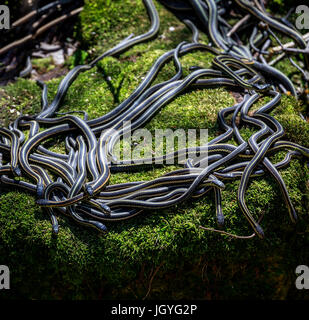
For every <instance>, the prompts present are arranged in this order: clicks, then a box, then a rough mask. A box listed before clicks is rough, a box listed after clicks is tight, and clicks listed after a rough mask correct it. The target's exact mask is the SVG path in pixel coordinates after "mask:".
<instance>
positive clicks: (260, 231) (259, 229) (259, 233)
mask: <svg viewBox="0 0 309 320" xmlns="http://www.w3.org/2000/svg"><path fill="white" fill-rule="evenodd" d="M255 233H256V234H257V236H258V237H259V238H260V239H264V237H265V234H264V231H263V229H262V227H261V226H260V225H259V224H256V225H255Z"/></svg>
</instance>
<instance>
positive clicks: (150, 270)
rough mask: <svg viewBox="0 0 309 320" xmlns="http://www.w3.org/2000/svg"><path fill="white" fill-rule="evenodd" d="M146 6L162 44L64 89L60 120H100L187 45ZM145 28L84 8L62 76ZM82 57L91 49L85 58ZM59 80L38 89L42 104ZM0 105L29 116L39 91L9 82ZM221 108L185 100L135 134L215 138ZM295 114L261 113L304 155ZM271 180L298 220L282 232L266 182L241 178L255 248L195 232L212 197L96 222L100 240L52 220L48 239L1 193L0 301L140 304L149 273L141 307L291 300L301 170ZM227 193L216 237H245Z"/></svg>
mask: <svg viewBox="0 0 309 320" xmlns="http://www.w3.org/2000/svg"><path fill="white" fill-rule="evenodd" d="M155 4H156V6H157V8H158V9H159V14H160V18H161V21H162V25H161V29H160V34H161V35H162V34H165V39H163V38H162V37H161V38H160V37H159V38H157V39H155V40H154V41H151V42H146V43H144V44H139V45H136V46H134V47H132V48H131V49H130V50H128V51H127V52H124V53H123V54H121V55H120V56H119V57H117V58H114V57H109V58H106V59H104V60H102V61H101V62H100V63H99V64H98V66H97V67H95V68H93V69H92V70H89V71H87V72H85V73H82V74H81V75H80V76H79V77H78V78H77V80H76V82H74V84H73V85H72V87H71V88H70V90H69V92H68V94H67V96H66V98H65V99H64V101H63V103H62V106H61V111H68V110H84V111H86V112H88V114H89V118H94V117H98V116H99V115H102V114H104V113H106V112H107V111H109V110H111V109H112V108H114V107H115V106H116V105H117V104H118V103H119V102H121V101H123V100H124V99H125V98H127V97H128V96H129V95H130V93H132V91H133V90H134V89H135V87H136V86H137V85H138V83H139V82H140V81H141V79H142V77H143V76H145V74H146V72H147V71H148V70H149V67H150V66H151V65H152V63H153V62H154V61H155V60H156V58H157V57H159V56H160V55H161V54H162V53H163V52H165V51H166V50H168V49H170V48H173V47H175V45H176V44H177V43H178V42H179V41H180V40H184V39H187V40H189V39H190V32H189V31H188V30H187V28H186V27H185V26H183V25H182V24H181V23H179V22H178V21H177V20H176V19H175V18H174V17H172V16H171V14H170V13H169V12H167V11H166V10H165V9H164V8H163V7H162V6H161V5H159V4H158V3H157V2H156V3H155ZM119 12H121V15H120V14H119ZM141 17H142V18H141ZM140 18H141V19H140ZM148 24H149V22H148V19H147V17H146V16H145V9H144V7H143V5H142V1H137V0H136V1H107V0H106V1H103V0H101V1H90V0H88V1H86V2H85V10H84V11H83V13H82V15H81V23H80V26H79V28H80V29H79V30H77V31H76V33H77V34H79V36H80V37H81V39H82V43H83V47H82V49H81V50H83V52H84V53H82V54H77V55H76V56H75V57H73V59H71V62H70V63H71V67H72V66H73V65H75V64H78V63H81V61H82V63H84V62H85V61H88V60H89V59H91V58H93V57H94V56H97V55H98V54H99V53H101V52H104V50H106V49H108V48H110V47H111V46H112V45H114V44H115V43H116V42H117V41H119V40H121V39H122V38H123V37H125V36H128V35H129V34H130V33H131V32H134V33H135V34H139V33H142V32H144V30H145V29H147V27H148ZM170 26H174V27H175V31H174V32H171V31H169V27H170ZM92 32H96V35H97V37H94V35H93V34H92ZM204 40H205V41H206V39H204ZM92 47H94V48H95V51H90V50H89V48H92ZM75 58H76V59H75ZM211 59H212V56H211V55H210V54H208V53H205V52H195V53H192V54H190V55H186V56H185V57H182V58H181V61H182V64H183V67H184V74H185V75H186V74H188V68H189V67H190V66H192V65H200V66H204V67H209V66H210V64H211ZM174 73H175V67H174V65H173V62H169V63H167V64H166V65H165V66H164V67H163V68H162V70H161V72H160V74H159V76H158V80H157V81H163V80H167V79H168V78H170V77H171V76H172V75H173V74H174ZM109 77H110V78H109ZM60 81H61V79H54V80H51V81H49V82H48V88H49V89H48V90H49V93H48V99H49V101H51V100H52V99H53V97H54V95H55V93H56V90H57V85H58V84H59V82H60ZM1 95H2V98H1V100H0V104H1V110H3V112H5V110H8V109H9V108H12V106H13V105H14V106H15V108H16V110H18V111H20V112H24V113H29V114H34V113H37V112H38V111H39V109H40V88H38V87H37V85H36V84H35V83H34V82H33V81H31V80H24V79H21V80H18V81H17V82H16V83H14V84H11V85H9V86H7V87H5V88H2V89H1ZM233 104H234V99H233V98H232V95H231V94H230V93H229V92H228V90H225V89H223V88H218V89H205V90H192V91H190V90H188V91H186V92H184V93H183V94H182V95H180V96H179V97H177V98H176V99H175V100H173V101H172V102H171V103H169V104H167V105H166V106H165V107H164V108H162V109H161V110H160V111H159V112H158V113H157V114H156V116H155V117H154V118H153V119H152V120H151V121H150V122H149V123H148V124H147V125H146V127H147V128H148V129H150V130H151V131H152V132H153V130H154V129H155V128H161V129H166V128H172V129H177V128H184V129H191V128H208V129H209V139H210V138H212V137H215V136H217V135H218V134H220V133H221V131H220V129H219V127H218V125H217V120H216V115H217V112H218V111H219V110H221V109H222V108H225V107H228V106H231V105H233ZM299 108H301V105H300V102H297V101H296V100H295V99H294V98H292V97H284V98H283V99H282V103H281V105H280V106H278V107H277V108H276V109H275V110H274V111H273V114H274V115H275V117H276V118H277V119H278V120H279V121H280V122H281V123H282V124H283V126H284V128H285V130H286V139H288V140H292V141H295V142H297V143H300V144H304V145H306V146H308V141H306V140H307V139H306V138H307V137H308V124H306V123H305V122H303V121H302V120H301V118H300V117H299V116H298V110H300V109H299ZM3 114H4V113H3ZM11 118H14V115H12V117H11ZM8 120H11V119H6V123H5V124H7V122H8ZM252 130H253V129H251V128H249V127H246V126H244V127H243V128H242V130H241V134H242V135H243V137H244V138H248V137H249V136H250V135H251V134H252V132H253V131H252ZM231 143H235V142H232V141H231ZM53 144H54V146H53V148H54V150H57V151H60V150H61V148H62V146H61V137H59V139H57V140H56V141H54V142H53ZM284 154H285V153H280V155H279V154H278V155H276V157H275V158H274V160H276V161H279V160H280V159H282V157H283V156H284ZM175 168H176V166H166V165H164V166H160V167H152V168H150V169H149V170H145V171H140V172H135V173H118V174H114V175H112V177H111V181H110V183H111V184H115V183H121V182H128V181H136V180H149V179H152V178H154V177H158V176H160V175H162V174H164V173H166V172H169V171H171V170H174V169H175ZM280 173H281V174H282V177H283V179H284V181H285V182H286V185H287V188H288V190H289V192H290V195H291V199H292V202H293V204H294V205H295V207H296V209H297V213H298V215H299V218H300V222H299V223H298V224H297V225H296V226H294V225H293V224H292V223H291V222H290V220H289V216H288V212H287V209H286V206H285V204H284V201H283V199H282V196H281V194H280V191H279V190H278V189H279V188H278V186H277V184H276V182H275V181H274V180H273V179H272V178H271V177H269V176H268V175H267V176H266V177H263V178H256V179H252V180H251V181H250V184H249V187H248V190H247V192H246V201H247V204H248V206H249V209H250V211H251V212H252V215H253V216H254V217H255V218H258V217H259V216H261V215H262V214H263V215H264V218H263V222H262V226H263V228H264V230H265V233H266V239H265V240H264V241H260V240H258V239H256V238H252V239H250V240H236V239H232V238H230V237H227V236H224V235H220V234H218V233H213V232H208V231H205V230H202V229H200V228H199V226H200V225H201V226H205V227H210V228H217V226H216V219H215V205H214V195H213V193H212V192H210V193H209V194H207V195H205V197H203V198H202V199H198V200H195V201H193V200H192V201H187V202H186V203H184V204H181V205H178V206H176V207H173V208H170V209H166V210H160V211H151V212H144V213H143V214H141V215H139V216H136V217H135V218H133V219H130V220H125V221H117V222H115V223H107V227H108V229H109V232H108V233H107V234H105V235H102V234H98V233H97V232H96V231H95V230H93V229H88V228H86V227H81V226H80V225H77V224H76V223H75V222H74V221H73V220H72V219H70V218H68V217H66V216H62V215H59V217H58V218H59V224H60V231H59V235H58V237H53V236H52V233H51V226H50V221H49V218H48V214H47V212H45V211H44V210H41V209H40V208H39V207H38V206H36V204H35V199H34V197H33V196H30V195H28V194H26V193H22V192H19V191H16V190H14V189H8V188H2V190H1V193H0V226H1V228H0V239H1V240H0V255H1V258H2V259H1V261H2V262H1V263H3V264H6V265H8V266H9V267H10V270H11V281H12V284H11V287H12V289H11V290H10V291H6V292H4V291H1V292H0V297H1V296H4V295H6V296H7V297H12V298H16V297H26V298H31V299H38V298H43V299H44V298H46V299H61V298H67V299H98V298H105V299H116V298H127V299H128V298H132V299H141V298H143V297H145V296H146V293H147V292H148V289H149V285H150V279H151V278H152V276H153V275H154V273H155V272H157V273H156V276H155V277H154V280H153V282H152V287H151V290H150V294H149V295H148V298H153V299H154V298H161V299H162V298H169V299H181V298H187V299H188V298H198V299H217V298H223V299H225V298H246V297H254V298H260V299H265V298H273V299H284V298H288V297H290V298H295V299H296V298H302V297H303V295H305V293H304V292H299V291H297V290H296V289H295V287H294V282H295V273H294V270H295V268H296V266H297V265H299V264H303V263H307V262H306V261H308V259H309V255H308V250H306V248H307V246H308V243H309V237H308V227H306V226H308V185H307V181H308V178H309V171H308V168H307V166H306V164H305V163H304V161H303V160H302V159H298V158H295V159H293V160H292V161H291V163H290V165H289V166H288V167H287V168H286V169H284V170H280ZM238 186H239V180H237V181H233V182H226V188H225V190H223V192H222V199H223V203H222V206H223V213H224V215H225V218H226V223H225V227H224V230H225V231H228V232H231V233H235V234H240V235H250V234H251V233H252V230H251V228H250V226H249V225H248V223H247V221H246V219H245V217H244V216H243V214H242V213H241V211H240V209H239V207H238V204H237V190H238ZM30 288H31V289H30Z"/></svg>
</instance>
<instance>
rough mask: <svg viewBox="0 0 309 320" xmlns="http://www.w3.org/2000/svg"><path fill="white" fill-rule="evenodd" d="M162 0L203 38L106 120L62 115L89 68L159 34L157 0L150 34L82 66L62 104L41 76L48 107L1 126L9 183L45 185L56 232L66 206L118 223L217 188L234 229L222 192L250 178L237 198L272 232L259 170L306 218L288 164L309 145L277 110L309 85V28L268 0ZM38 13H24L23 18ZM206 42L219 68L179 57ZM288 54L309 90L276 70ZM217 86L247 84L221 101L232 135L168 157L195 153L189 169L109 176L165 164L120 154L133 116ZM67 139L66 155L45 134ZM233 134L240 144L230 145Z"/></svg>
mask: <svg viewBox="0 0 309 320" xmlns="http://www.w3.org/2000/svg"><path fill="white" fill-rule="evenodd" d="M65 2H70V1H56V2H54V3H52V4H49V7H48V8H41V9H40V10H37V12H36V13H35V14H36V15H40V14H43V13H46V12H47V11H48V10H49V9H50V8H52V6H53V5H58V6H59V5H61V4H63V3H65ZM160 2H161V3H162V4H163V5H164V6H165V7H166V8H167V9H168V10H170V11H171V12H172V13H173V14H175V15H176V16H177V18H178V19H180V20H181V21H182V22H183V23H184V24H185V25H186V27H187V28H189V30H190V31H191V33H192V38H191V40H187V41H183V42H181V43H179V44H178V45H177V47H175V48H174V49H173V50H170V51H167V52H165V53H164V54H163V55H161V56H160V57H159V58H157V59H156V61H155V62H154V63H153V65H152V66H151V68H150V69H149V70H148V72H147V74H146V75H145V77H143V78H142V80H141V82H140V83H139V84H138V86H137V87H136V88H135V89H134V91H133V92H132V93H131V94H130V96H129V97H128V98H126V99H125V100H124V101H122V102H121V103H120V104H119V105H117V106H116V107H115V108H114V109H112V110H111V111H110V112H108V113H106V114H102V115H101V116H100V117H98V118H95V119H88V117H87V114H86V113H84V116H78V115H76V114H75V115H74V111H73V109H72V111H70V112H68V113H65V114H64V113H60V112H59V109H60V107H61V103H62V101H63V99H64V97H65V96H66V94H67V92H68V90H69V89H70V86H71V85H72V83H73V82H74V80H75V79H76V78H77V77H78V75H79V74H80V73H82V72H84V71H87V70H90V69H92V68H93V67H94V66H96V64H97V63H98V62H99V61H100V60H102V59H104V58H105V57H108V56H117V55H118V54H119V53H122V52H124V51H125V50H126V49H128V48H130V47H132V46H134V45H136V44H138V43H141V42H145V41H151V39H153V38H155V37H157V36H158V33H159V26H160V21H159V16H158V12H157V10H156V7H155V5H154V3H153V1H152V0H144V1H143V3H144V5H145V7H146V9H147V13H148V16H149V20H150V27H149V29H148V30H145V33H143V34H140V35H134V34H132V35H130V36H129V37H127V38H125V39H123V40H122V41H121V42H120V43H118V44H117V45H115V46H114V47H112V48H111V49H109V50H108V51H106V52H104V53H102V54H101V55H100V56H98V57H97V58H95V59H94V60H93V61H91V62H90V63H88V64H84V65H78V66H76V67H74V68H73V69H71V70H70V71H69V72H68V73H67V74H66V76H65V77H64V78H63V79H62V80H61V82H60V84H59V86H58V88H57V92H56V94H55V96H54V98H53V100H52V101H51V102H50V101H48V99H47V93H48V88H47V85H46V84H45V83H43V82H38V84H39V85H40V87H41V88H42V96H41V111H40V112H39V113H38V114H35V115H31V116H29V115H20V116H19V117H18V118H17V119H16V120H15V121H13V122H12V123H10V125H9V126H8V128H5V127H3V128H1V129H0V136H1V138H0V139H1V141H0V152H1V155H2V160H1V161H2V164H1V167H0V174H1V185H3V186H11V185H13V186H14V187H17V188H21V189H23V190H27V191H29V192H31V193H33V194H34V196H35V197H36V203H37V205H38V206H40V207H42V208H43V209H44V211H46V212H47V213H48V214H49V216H50V219H51V222H52V231H53V233H54V234H57V233H58V230H59V225H58V221H57V216H58V215H61V214H65V215H67V216H69V217H71V218H73V219H74V220H75V221H76V222H77V223H79V224H82V225H85V226H91V227H94V228H96V229H98V230H99V231H102V232H106V230H107V228H106V226H105V224H104V223H105V222H107V221H118V220H124V219H128V218H133V217H134V216H136V215H137V214H141V213H143V212H146V211H147V212H151V211H152V210H158V209H163V208H167V207H173V206H176V205H178V204H180V203H183V202H188V201H191V200H192V199H197V198H201V197H203V196H204V195H205V194H207V193H209V192H213V193H214V195H215V205H216V212H214V214H216V218H217V223H218V226H220V227H221V228H222V226H223V225H224V215H223V211H222V205H221V192H222V190H223V189H224V188H225V185H226V184H227V183H229V182H231V181H233V180H236V179H239V180H240V184H239V187H238V193H237V201H238V205H239V209H240V213H242V214H243V215H244V216H245V218H246V219H247V221H248V223H249V224H250V226H251V227H252V229H253V231H254V234H255V235H257V236H258V237H259V238H263V237H264V231H263V229H262V227H261V219H259V220H256V219H255V218H254V217H253V215H252V213H250V211H249V209H248V206H247V204H246V200H245V194H246V190H247V188H248V184H249V180H250V179H252V178H254V177H260V176H266V175H268V176H271V177H272V178H274V180H275V181H276V183H277V184H278V186H279V188H278V189H279V190H280V192H281V194H282V197H283V198H284V200H285V204H286V208H287V213H288V214H289V216H290V219H291V221H292V222H296V221H297V213H296V211H295V208H294V206H293V203H292V201H291V199H290V197H289V193H288V190H287V188H286V185H285V182H284V181H283V179H282V177H281V175H280V173H279V170H280V169H281V168H283V167H286V166H288V165H289V162H290V161H291V158H292V157H299V158H301V159H303V161H307V160H306V158H308V157H309V149H307V148H305V147H303V146H301V145H298V144H296V143H293V142H290V141H285V140H284V137H283V135H284V128H283V127H282V125H281V124H280V123H279V122H278V121H277V120H276V119H275V118H274V117H273V116H271V115H270V113H271V111H272V110H274V108H276V107H277V106H278V105H280V101H281V98H282V95H292V96H295V97H299V96H300V95H306V94H308V89H306V88H307V87H306V86H307V83H308V73H307V71H308V70H309V68H308V66H309V37H307V38H306V36H303V35H302V34H301V33H300V32H299V30H297V29H296V28H295V26H294V25H293V24H291V23H290V22H289V19H288V18H289V16H288V15H287V16H286V17H284V18H281V19H279V18H275V17H273V16H271V15H270V14H269V13H268V12H267V11H266V9H265V6H264V2H263V1H259V0H255V1H253V0H251V1H249V0H235V1H229V0H189V1H185V0H177V1H169V0H161V1H160ZM231 11H234V12H235V11H237V12H240V13H241V14H242V18H241V19H239V20H238V21H237V22H236V23H235V24H233V26H232V25H230V24H229V23H228V22H227V18H228V17H229V15H230V12H231ZM77 12H79V11H78V10H77ZM26 20H27V19H26V17H24V18H22V19H21V20H20V21H17V22H16V23H15V25H19V24H22V23H23V22H25V21H26ZM13 26H14V24H13ZM201 33H204V34H206V35H207V36H208V39H209V41H210V42H209V44H208V45H205V44H202V43H200V42H199V37H200V34H201ZM32 36H33V35H32ZM283 36H284V37H287V38H289V39H290V42H289V44H288V45H286V44H283V43H282V40H281V39H282V37H283ZM29 39H30V38H29ZM184 40H185V39H184ZM20 43H22V41H19V43H18V41H17V42H16V41H15V43H10V44H8V45H6V46H5V47H3V48H1V49H0V54H1V55H5V54H6V53H7V52H9V51H10V50H11V49H12V48H13V47H14V46H18V45H20ZM194 51H206V52H209V53H211V54H212V55H213V61H212V68H211V69H204V68H203V67H198V66H192V67H191V68H190V73H189V75H187V76H183V70H182V65H181V62H180V60H179V57H181V56H184V55H186V54H188V53H191V52H194ZM282 59H289V61H290V63H291V64H293V66H294V67H295V68H297V70H298V72H299V74H300V75H301V77H302V81H303V83H304V86H303V90H302V92H299V90H297V89H296V88H295V85H294V83H293V82H292V81H291V80H290V79H289V78H288V77H287V76H286V75H285V74H284V73H282V72H281V71H279V70H278V69H277V68H276V63H278V61H280V60H282ZM169 61H174V64H175V68H176V72H175V74H174V76H173V77H172V78H170V79H169V80H167V81H164V82H161V83H156V84H155V85H154V84H153V82H154V81H155V79H156V77H157V75H158V73H159V72H160V70H161V68H162V67H163V66H164V65H165V64H166V63H167V62H169ZM296 61H297V62H296ZM202 64H203V62H202V61H201V65H202ZM216 87H227V88H232V89H235V90H237V91H238V92H240V94H241V97H242V99H241V100H240V102H238V103H236V104H235V105H234V106H230V107H228V108H224V109H222V110H220V111H219V113H218V123H219V125H220V128H221V134H220V135H218V136H216V137H215V138H214V139H212V140H211V141H209V142H208V143H207V144H205V145H200V146H197V147H187V148H183V149H179V150H176V151H174V152H171V153H167V154H165V155H163V156H161V160H163V161H165V162H167V160H168V159H177V158H178V157H179V155H184V156H185V157H186V159H187V161H185V164H184V165H183V168H180V169H177V170H174V171H171V172H169V173H167V174H164V175H162V176H160V177H158V178H155V179H152V180H149V181H134V182H126V183H119V184H109V180H110V176H111V174H113V173H115V172H121V171H124V172H125V171H128V172H131V170H132V168H134V170H143V166H142V165H143V163H144V162H146V160H147V161H150V163H152V165H153V166H155V165H156V163H157V160H158V157H156V156H155V155H154V156H153V157H152V158H151V159H136V160H135V159H133V160H132V159H130V160H126V159H118V158H117V157H116V156H115V155H114V153H113V150H114V146H115V144H116V142H117V141H118V140H119V139H121V137H123V136H124V135H125V134H126V132H127V131H128V130H129V128H128V127H126V126H124V125H123V124H124V123H125V122H128V121H130V130H136V129H139V128H142V127H143V126H144V125H145V124H146V123H147V122H148V121H149V120H150V119H152V117H154V116H155V114H156V112H157V111H158V110H160V108H163V107H164V106H165V105H166V104H168V103H169V102H171V101H172V100H173V99H175V98H176V97H178V96H179V95H181V94H183V93H184V92H185V91H186V90H188V89H190V90H195V89H197V88H198V89H205V90H211V89H212V88H216ZM265 97H268V98H269V99H268V100H267V101H268V102H267V103H264V104H263V105H262V106H260V107H259V108H258V109H256V110H255V111H254V112H252V109H251V108H252V107H253V106H254V105H256V104H257V102H260V101H261V100H262V99H264V98H265ZM250 109H251V110H250ZM228 116H230V117H229V120H228ZM303 120H304V121H305V119H303ZM243 125H246V126H249V127H251V128H253V129H255V130H256V129H257V130H256V131H255V133H254V134H252V135H251V136H250V138H249V139H244V137H243V136H242V134H241V133H240V127H241V126H243ZM26 132H27V134H26ZM55 138H57V139H58V141H59V139H62V140H63V141H64V143H65V150H66V153H57V152H55V151H52V150H50V149H48V148H47V147H44V146H43V144H44V142H46V141H47V140H50V139H55ZM232 138H233V139H235V141H236V142H237V144H236V145H234V144H233V145H232V144H229V143H227V141H229V140H231V139H232ZM279 151H285V152H286V155H285V158H284V159H283V160H281V161H280V162H277V163H272V162H271V161H270V156H272V155H274V154H276V153H277V152H279ZM196 154H198V155H199V160H198V161H195V160H194V155H196ZM205 163H207V165H204V164H205ZM49 172H52V173H53V174H52V175H51V174H50V173H49ZM20 177H25V178H27V179H21V178H20Z"/></svg>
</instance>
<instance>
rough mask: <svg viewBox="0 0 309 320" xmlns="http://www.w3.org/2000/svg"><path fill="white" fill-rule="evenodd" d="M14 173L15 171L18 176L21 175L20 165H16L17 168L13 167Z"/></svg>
mask: <svg viewBox="0 0 309 320" xmlns="http://www.w3.org/2000/svg"><path fill="white" fill-rule="evenodd" d="M13 173H14V174H15V175H16V176H18V177H20V176H21V170H20V169H19V167H15V168H14V169H13Z"/></svg>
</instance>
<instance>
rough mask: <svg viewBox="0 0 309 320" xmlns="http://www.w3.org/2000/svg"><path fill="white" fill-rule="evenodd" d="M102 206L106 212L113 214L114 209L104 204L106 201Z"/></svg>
mask: <svg viewBox="0 0 309 320" xmlns="http://www.w3.org/2000/svg"><path fill="white" fill-rule="evenodd" d="M100 206H101V208H102V210H103V212H104V213H106V214H111V212H112V210H111V208H110V207H109V206H107V205H106V204H104V203H101V205H100Z"/></svg>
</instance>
